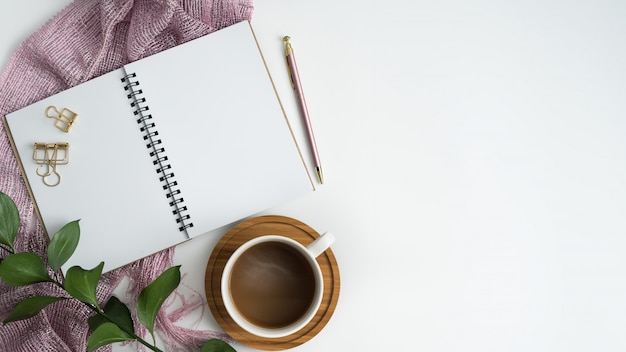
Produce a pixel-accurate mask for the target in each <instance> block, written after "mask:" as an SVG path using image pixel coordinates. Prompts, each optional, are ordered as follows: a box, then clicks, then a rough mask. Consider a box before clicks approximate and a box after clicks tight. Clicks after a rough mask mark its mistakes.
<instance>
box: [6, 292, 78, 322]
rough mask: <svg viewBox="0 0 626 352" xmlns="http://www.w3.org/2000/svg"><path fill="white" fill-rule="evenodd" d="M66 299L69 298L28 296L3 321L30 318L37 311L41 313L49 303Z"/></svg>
mask: <svg viewBox="0 0 626 352" xmlns="http://www.w3.org/2000/svg"><path fill="white" fill-rule="evenodd" d="M64 299H67V298H64V297H51V296H35V297H29V298H26V299H25V300H23V301H21V302H20V303H18V304H17V306H15V308H14V309H13V311H12V312H11V314H9V316H8V317H7V318H6V319H4V321H3V323H4V324H6V323H10V322H13V321H18V320H24V319H28V318H30V317H33V316H35V315H37V313H39V312H40V311H41V310H42V309H44V308H45V307H46V306H47V305H49V304H52V303H54V302H58V301H61V300H64Z"/></svg>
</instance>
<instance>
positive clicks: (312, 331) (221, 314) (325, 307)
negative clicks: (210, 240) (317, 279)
mask: <svg viewBox="0 0 626 352" xmlns="http://www.w3.org/2000/svg"><path fill="white" fill-rule="evenodd" d="M263 235H282V236H286V237H290V238H292V239H294V240H296V241H298V242H300V243H302V244H303V245H305V246H306V245H308V244H309V243H311V242H313V240H315V239H316V238H318V237H319V236H320V235H319V234H318V233H317V232H316V231H315V230H313V229H312V228H311V227H309V226H308V225H306V224H304V223H302V222H300V221H298V220H295V219H292V218H288V217H284V216H275V215H268V216H260V217H255V218H252V219H248V220H245V221H243V222H241V223H239V224H238V225H236V226H235V227H233V228H232V229H231V230H230V231H228V232H227V233H226V234H225V235H224V237H222V238H221V239H220V241H219V242H218V243H217V245H216V246H215V248H214V249H213V252H212V253H211V257H210V258H209V263H208V264H207V268H206V275H205V289H206V296H207V302H208V304H209V307H210V308H211V312H212V313H213V316H214V317H215V320H216V321H217V323H218V324H219V325H220V326H221V327H222V329H224V331H225V332H226V333H227V334H229V335H230V336H231V337H232V338H233V339H235V340H237V341H239V342H241V343H243V344H244V345H247V346H250V347H253V348H256V349H261V350H266V351H279V350H285V349H289V348H293V347H296V346H299V345H301V344H303V343H305V342H307V341H309V340H310V339H312V338H313V337H314V336H315V335H317V334H318V333H319V332H320V331H321V330H322V328H324V326H326V323H328V321H329V320H330V317H331V316H332V315H333V312H334V311H335V307H336V306H337V301H338V299H339V268H338V266H337V261H336V259H335V256H334V254H333V252H332V250H331V249H328V250H327V251H326V252H324V253H323V254H321V255H320V256H319V257H317V262H318V263H319V265H320V268H321V269H322V274H323V275H324V296H323V298H322V304H321V306H320V308H319V309H318V311H317V314H315V317H314V318H313V320H311V321H310V322H309V324H307V325H306V326H305V327H304V328H302V329H300V330H299V331H297V332H295V333H293V334H291V335H289V336H285V337H281V338H264V337H259V336H256V335H253V334H251V333H249V332H247V331H245V330H244V329H242V328H241V327H239V326H238V325H237V324H236V323H235V322H234V321H233V319H232V318H231V317H230V315H229V314H228V312H227V311H226V308H225V307H224V302H223V301H222V293H221V284H220V281H221V279H222V271H223V269H224V266H225V265H226V261H228V258H230V256H231V255H232V254H233V252H235V250H236V249H237V248H238V247H239V246H241V245H242V244H243V243H245V242H247V241H249V240H251V239H253V238H255V237H259V236H263Z"/></svg>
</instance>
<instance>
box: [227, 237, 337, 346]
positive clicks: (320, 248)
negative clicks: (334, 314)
mask: <svg viewBox="0 0 626 352" xmlns="http://www.w3.org/2000/svg"><path fill="white" fill-rule="evenodd" d="M333 242H334V236H333V234H332V233H329V232H327V233H325V234H323V235H322V236H320V237H318V238H317V239H316V240H315V241H313V242H312V243H311V244H309V245H307V246H304V245H302V244H300V243H299V242H297V241H295V240H293V239H291V238H289V237H285V236H278V235H265V236H260V237H256V238H253V239H251V240H249V241H248V242H245V243H244V244H242V245H241V246H240V247H239V248H237V250H235V252H234V253H233V254H232V255H231V256H230V258H229V259H228V261H227V262H226V265H225V267H224V271H223V273H222V279H221V292H222V293H221V297H222V300H223V302H224V306H225V308H226V311H227V312H228V314H229V315H230V317H231V318H232V319H233V321H234V322H235V323H236V324H237V325H238V326H240V327H241V328H242V329H244V330H245V331H247V332H249V333H251V334H253V335H256V336H259V337H264V338H280V337H284V336H288V335H291V334H293V333H295V332H297V331H299V330H300V329H302V328H303V327H305V326H306V325H307V324H308V323H309V322H310V321H311V320H312V319H313V317H314V316H315V314H316V312H317V310H318V309H319V307H320V305H321V303H322V296H323V293H324V278H323V275H322V270H321V269H320V266H319V264H318V263H317V261H316V260H315V258H316V257H317V256H319V255H320V254H322V253H324V251H326V250H327V249H328V248H329V247H330V245H331V244H332V243H333Z"/></svg>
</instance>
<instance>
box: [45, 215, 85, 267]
mask: <svg viewBox="0 0 626 352" xmlns="http://www.w3.org/2000/svg"><path fill="white" fill-rule="evenodd" d="M78 221H79V220H75V221H72V222H69V223H67V224H66V225H65V226H63V227H62V228H61V229H60V230H59V231H58V232H57V233H55V234H54V236H52V239H51V240H50V244H49V245H48V262H49V263H50V266H51V267H52V270H54V271H57V270H59V269H61V266H63V264H65V262H67V260H68V259H70V257H71V256H72V254H74V250H76V246H78V240H79V238H80V226H79V225H78Z"/></svg>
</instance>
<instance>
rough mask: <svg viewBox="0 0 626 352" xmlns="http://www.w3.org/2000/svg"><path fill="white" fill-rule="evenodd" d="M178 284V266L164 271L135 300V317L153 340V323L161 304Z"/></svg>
mask: <svg viewBox="0 0 626 352" xmlns="http://www.w3.org/2000/svg"><path fill="white" fill-rule="evenodd" d="M179 283H180V266H174V267H171V268H169V269H167V270H165V271H164V272H163V273H162V274H161V275H159V277H157V278H156V279H155V280H154V281H153V282H152V283H151V284H150V285H148V286H146V287H145V288H144V289H143V290H142V291H141V293H139V299H138V300H137V316H138V318H139V321H141V323H142V324H143V325H144V326H145V327H146V328H148V331H150V334H152V336H153V338H154V321H155V319H156V316H157V313H158V312H159V309H161V306H162V305H163V302H164V301H165V299H166V298H167V296H169V295H170V294H171V293H172V292H173V291H174V290H175V289H176V287H178V284H179Z"/></svg>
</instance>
